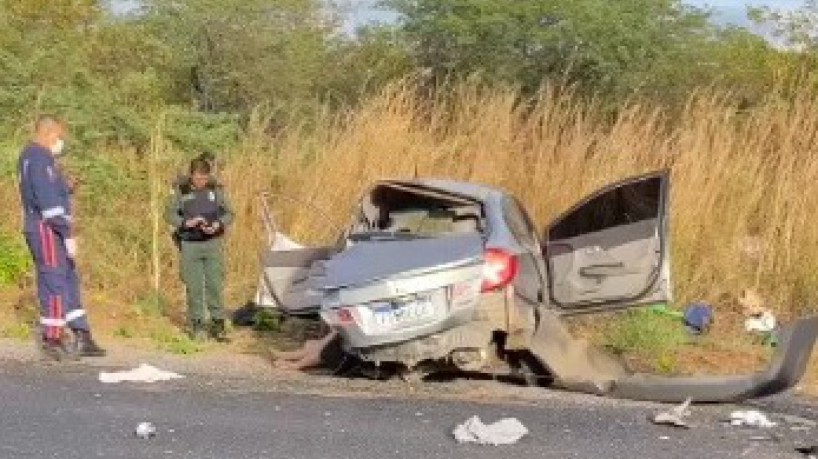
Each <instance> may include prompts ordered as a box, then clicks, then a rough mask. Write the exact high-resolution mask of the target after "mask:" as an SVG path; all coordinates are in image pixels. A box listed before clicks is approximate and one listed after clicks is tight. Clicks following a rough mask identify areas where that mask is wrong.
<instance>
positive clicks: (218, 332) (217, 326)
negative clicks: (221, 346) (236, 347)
mask: <svg viewBox="0 0 818 459" xmlns="http://www.w3.org/2000/svg"><path fill="white" fill-rule="evenodd" d="M210 337H211V338H212V339H214V340H216V342H219V343H229V342H230V338H228V337H227V327H226V326H225V321H224V319H213V321H212V322H210Z"/></svg>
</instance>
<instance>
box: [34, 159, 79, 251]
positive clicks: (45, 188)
mask: <svg viewBox="0 0 818 459" xmlns="http://www.w3.org/2000/svg"><path fill="white" fill-rule="evenodd" d="M27 173H28V179H29V180H30V181H31V189H32V190H33V194H34V205H35V206H36V207H37V210H39V212H40V215H41V217H42V219H43V221H45V223H46V224H47V225H48V226H49V227H50V228H51V229H53V230H54V232H55V233H57V234H58V235H59V236H60V237H61V238H63V239H71V238H72V237H73V234H72V229H71V215H68V212H67V209H66V204H67V203H66V202H65V200H64V199H63V196H62V193H61V187H62V184H61V183H60V178H59V172H58V171H57V170H56V168H55V166H54V164H50V163H49V162H47V161H44V160H32V161H31V162H30V163H29V164H28V166H27Z"/></svg>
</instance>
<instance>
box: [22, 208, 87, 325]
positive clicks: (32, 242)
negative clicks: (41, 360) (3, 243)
mask: <svg viewBox="0 0 818 459" xmlns="http://www.w3.org/2000/svg"><path fill="white" fill-rule="evenodd" d="M36 226H37V231H26V233H25V237H26V242H27V243H28V248H29V250H30V251H31V255H32V258H33V259H34V264H35V266H36V268H37V297H38V299H39V302H40V324H41V326H42V330H43V337H44V338H46V339H49V340H57V339H59V338H60V336H61V332H62V328H63V327H65V326H66V325H67V326H68V327H70V328H71V329H74V330H85V331H88V329H89V327H88V319H87V317H86V315H85V310H84V309H83V307H82V300H81V299H80V284H79V276H78V275H77V269H76V266H75V264H74V260H72V259H71V258H69V257H68V254H67V252H66V249H65V242H64V241H63V240H62V238H60V236H59V235H57V234H56V232H54V230H52V229H51V228H50V227H49V226H48V224H46V223H45V222H43V221H40V222H39V224H38V225H36Z"/></svg>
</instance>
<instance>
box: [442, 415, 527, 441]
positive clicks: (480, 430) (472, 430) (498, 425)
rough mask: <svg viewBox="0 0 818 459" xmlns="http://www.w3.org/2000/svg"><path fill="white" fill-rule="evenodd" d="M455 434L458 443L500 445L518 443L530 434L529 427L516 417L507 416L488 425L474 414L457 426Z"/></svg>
mask: <svg viewBox="0 0 818 459" xmlns="http://www.w3.org/2000/svg"><path fill="white" fill-rule="evenodd" d="M453 434H454V438H455V440H457V442H458V443H478V444H481V445H492V446H498V445H511V444H513V443H516V442H517V441H519V440H520V439H521V438H523V437H524V436H525V435H527V434H528V429H527V428H526V427H525V426H524V425H523V424H522V423H521V422H520V421H519V420H517V419H515V418H505V419H501V420H499V421H497V422H495V423H493V424H488V425H486V424H483V421H481V420H480V417H479V416H472V417H471V418H469V419H468V420H467V421H466V422H464V423H463V424H460V425H459V426H457V427H455V429H454V432H453Z"/></svg>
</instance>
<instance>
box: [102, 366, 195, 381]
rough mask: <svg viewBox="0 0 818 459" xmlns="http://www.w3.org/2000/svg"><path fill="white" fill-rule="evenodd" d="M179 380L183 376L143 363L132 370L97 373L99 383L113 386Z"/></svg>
mask: <svg viewBox="0 0 818 459" xmlns="http://www.w3.org/2000/svg"><path fill="white" fill-rule="evenodd" d="M179 378H184V376H182V375H180V374H176V373H173V372H170V371H164V370H160V369H158V368H156V367H153V366H151V365H147V364H144V363H143V364H142V365H140V366H139V367H137V368H134V369H133V370H127V371H116V372H112V373H107V372H104V371H101V372H100V373H99V381H100V382H102V383H107V384H115V383H120V382H124V381H129V382H144V383H154V382H158V381H168V380H171V379H179Z"/></svg>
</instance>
